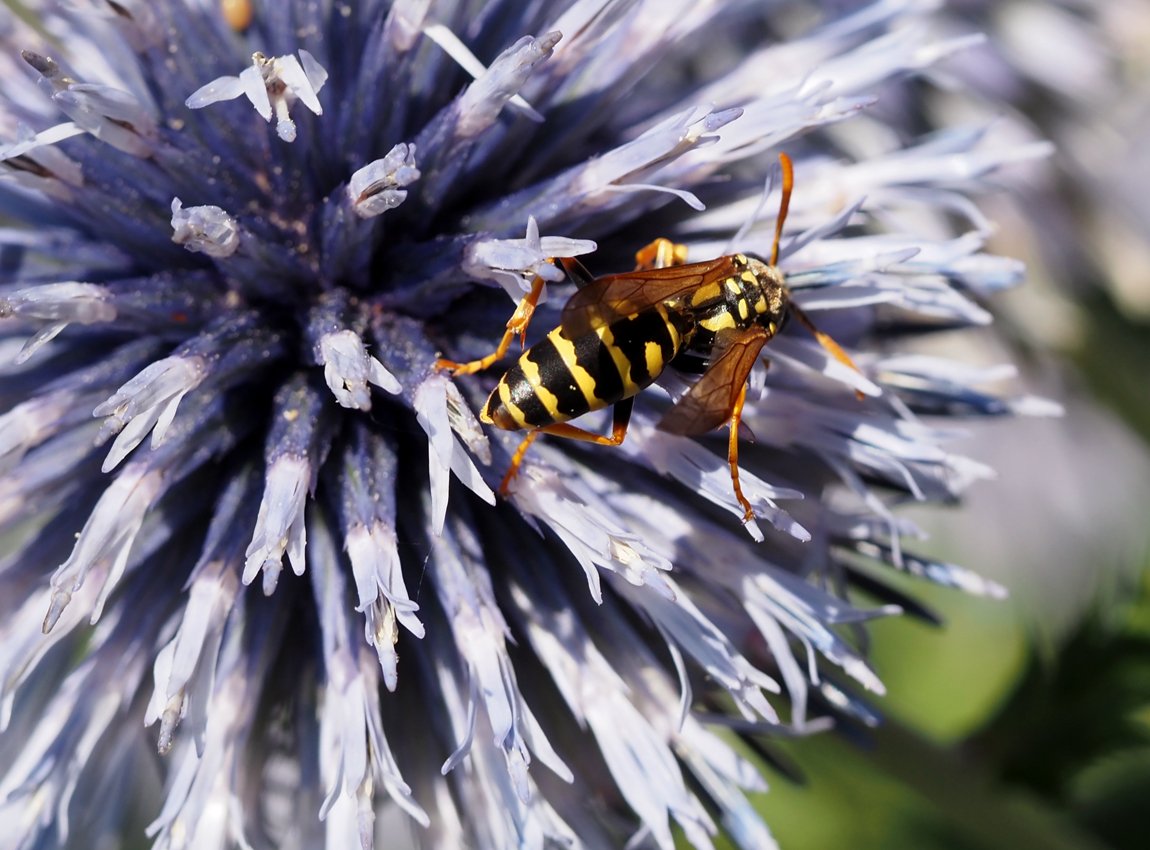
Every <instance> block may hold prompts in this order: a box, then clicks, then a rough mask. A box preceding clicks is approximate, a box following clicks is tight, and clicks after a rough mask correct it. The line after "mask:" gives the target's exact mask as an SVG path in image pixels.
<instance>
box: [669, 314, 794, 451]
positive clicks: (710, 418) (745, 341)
mask: <svg viewBox="0 0 1150 850" xmlns="http://www.w3.org/2000/svg"><path fill="white" fill-rule="evenodd" d="M770 338H771V335H770V334H769V333H768V332H767V329H766V328H764V327H762V326H760V325H752V326H751V327H750V328H748V329H747V330H745V331H730V332H727V333H721V334H720V335H719V338H718V339H717V340H716V349H717V354H716V356H715V357H714V359H713V360H712V361H711V366H710V368H709V369H707V371H706V372H704V373H703V377H701V378H699V380H698V381H697V382H696V383H695V385H694V386H693V387H691V389H690V390H688V391H687V394H686V395H684V396H683V397H682V398H681V399H679V401H678V402H677V403H676V404H675V406H674V407H672V408H671V409H670V410H668V411H667V412H666V413H665V414H664V415H663V418H662V419H660V420H659V429H660V430H662V431H668V432H670V433H672V434H683V435H685V436H694V435H696V434H705V433H707V432H708V431H713V430H714V429H715V428H718V427H719V426H720V425H722V424H723V423H725V422H727V421H728V420H730V418H731V414H732V413H733V412H734V410H735V402H736V401H738V399H739V393H740V392H742V391H743V386H744V385H745V384H746V383H747V376H749V375H750V374H751V369H752V368H754V365H755V363H756V362H757V361H758V359H759V352H760V351H762V350H763V346H764V345H766V344H767V340H769V339H770Z"/></svg>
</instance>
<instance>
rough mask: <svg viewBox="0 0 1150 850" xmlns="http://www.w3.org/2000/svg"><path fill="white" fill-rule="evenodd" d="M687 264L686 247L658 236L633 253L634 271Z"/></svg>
mask: <svg viewBox="0 0 1150 850" xmlns="http://www.w3.org/2000/svg"><path fill="white" fill-rule="evenodd" d="M686 262H687V246H686V245H682V244H680V243H677V242H672V241H671V240H670V239H664V238H663V237H662V236H660V237H659V238H658V239H656V240H654V241H653V242H651V243H650V244H649V245H645V246H644V247H642V248H640V249H639V250H638V251H636V252H635V271H643V270H645V269H665V268H668V267H669V266H682V265H685V264H686Z"/></svg>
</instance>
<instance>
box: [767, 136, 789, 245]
mask: <svg viewBox="0 0 1150 850" xmlns="http://www.w3.org/2000/svg"><path fill="white" fill-rule="evenodd" d="M779 165H781V166H782V169H783V197H782V199H781V200H780V201H779V217H778V218H776V219H775V241H774V243H773V244H772V245H771V262H770V265H772V266H777V265H778V264H779V241H780V240H781V239H782V238H783V223H784V222H786V220H787V210H788V209H789V208H790V206H791V190H792V189H794V188H795V166H794V164H793V163H792V162H791V158H790V157H789V156H787V155H786V154H785V153H780V154H779Z"/></svg>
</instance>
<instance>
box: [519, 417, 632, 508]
mask: <svg viewBox="0 0 1150 850" xmlns="http://www.w3.org/2000/svg"><path fill="white" fill-rule="evenodd" d="M634 406H635V399H634V398H625V399H623V400H622V401H620V402H618V403H617V404H616V405H615V407H614V409H613V410H612V411H611V436H609V437H608V436H604V435H603V434H596V433H595V432H594V431H587V430H585V429H583V428H577V427H576V426H574V425H570V424H568V423H566V422H557V423H553V424H551V425H544V426H542V427H541V428H536V429H535V430H533V431H528V432H527V436H525V437H524V438H523V440H522V441H521V442H520V443H519V446H518V448H516V449H515V454H513V455H512V456H511V466H509V467H508V469H507V474H506V475H504V476H503V481H501V482H500V484H499V495H500V496H504V497H506V496H507V493H508V489H509V488H510V486H511V482H512V481H514V480H515V476H516V475H518V474H519V467H520V466H521V465H522V464H523V457H524V455H526V454H527V449H529V448H530V447H531V444H532V443H534V442H535V439H536V438H537V437H538V436H539V435H540V434H553V435H554V436H556V437H566V438H567V439H568V440H580V441H582V442H584V443H595V444H596V445H599V446H619V445H622V444H623V440H624V439H626V437H627V426H628V425H630V424H631V410H632V408H634Z"/></svg>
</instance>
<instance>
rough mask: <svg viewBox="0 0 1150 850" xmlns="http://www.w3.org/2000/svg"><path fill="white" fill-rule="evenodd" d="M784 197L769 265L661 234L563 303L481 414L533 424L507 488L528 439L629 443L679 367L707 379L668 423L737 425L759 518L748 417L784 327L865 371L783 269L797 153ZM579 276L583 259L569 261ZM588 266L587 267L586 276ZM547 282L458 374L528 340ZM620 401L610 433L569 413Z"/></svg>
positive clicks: (499, 423)
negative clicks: (803, 332)
mask: <svg viewBox="0 0 1150 850" xmlns="http://www.w3.org/2000/svg"><path fill="white" fill-rule="evenodd" d="M779 162H780V164H781V166H782V174H783V183H782V197H781V201H780V203H779V215H778V218H777V219H776V222H775V235H774V242H773V244H772V246H771V256H770V260H769V261H768V262H763V261H762V260H759V259H756V258H755V257H751V256H747V255H745V254H731V255H728V256H723V257H718V258H717V259H714V260H706V261H704V262H701V263H687V262H686V247H685V246H683V245H676V244H674V243H672V242H670V241H669V240H667V239H656V240H655V241H654V242H652V243H651V244H650V245H648V246H647V247H645V248H644V249H643V250H641V251H639V253H638V254H636V255H635V256H636V261H637V268H636V270H635V271H632V272H624V273H622V274H614V275H607V276H606V277H600V278H597V279H594V280H590V281H589V282H587V283H586V284H585V285H584V286H583V288H581V289H579V290H578V291H577V292H576V293H575V294H574V295H573V296H572V297H571V299H570V300H569V301H568V302H567V304H566V306H565V307H564V308H563V313H562V318H561V322H560V324H559V327H557V328H555V329H554V330H552V331H551V332H550V333H548V334H547V336H546V337H544V338H543V339H542V340H540V341H539V342H537V343H535V344H534V345H532V346H531V347H530V348H528V349H527V350H526V351H524V352H523V353H522V354H521V355H520V356H519V360H518V361H517V362H516V363H515V365H513V366H512V367H511V368H510V369H508V370H507V371H506V372H505V373H504V374H503V377H501V378H500V379H499V383H498V384H497V385H496V387H495V389H494V390H493V391H492V393H491V395H490V397H489V398H488V399H487V403H486V404H485V405H484V406H483V410H482V412H481V413H480V415H479V418H480V419H481V420H482V421H483V422H485V423H487V424H489V425H494V426H496V427H497V428H503V429H505V430H508V431H520V430H524V429H528V433H527V435H526V436H525V437H524V438H523V441H522V442H521V443H520V444H519V447H518V448H517V449H516V450H515V454H514V455H513V456H512V458H511V466H510V468H509V469H508V470H507V474H506V475H505V476H504V478H503V482H502V484H501V485H500V488H499V491H500V493H501V494H503V495H506V494H507V492H508V488H509V487H510V485H511V482H512V481H513V480H514V478H515V475H516V473H517V472H518V470H519V467H520V465H521V464H522V463H523V457H524V455H525V454H526V452H527V449H528V447H529V446H530V445H531V443H532V442H533V441H534V440H535V439H536V438H537V437H538V436H539V435H540V434H554V435H556V436H560V437H567V438H569V439H573V440H583V441H586V442H591V443H597V444H599V445H607V446H618V445H620V444H621V443H622V442H623V439H624V438H625V437H626V434H627V425H628V423H629V421H630V418H631V409H632V407H633V405H634V397H635V396H636V395H637V394H638V393H639V392H641V391H642V390H643V389H645V388H646V387H648V386H650V385H651V384H652V383H654V382H655V381H656V380H657V379H658V377H659V376H660V375H661V374H662V373H663V371H664V370H665V369H666V368H667V367H668V366H671V367H675V368H679V369H682V370H683V371H700V368H701V369H702V376H701V377H700V378H699V380H698V381H697V382H696V383H695V384H694V385H693V386H692V387H691V389H690V390H688V391H687V393H686V394H685V395H683V396H682V398H680V399H679V400H678V401H677V402H676V403H675V405H674V406H672V407H671V408H670V410H668V411H667V412H666V413H665V414H664V415H663V418H662V419H660V420H659V424H658V427H659V428H660V429H661V430H664V431H668V432H670V433H672V434H682V435H686V436H695V435H699V434H705V433H706V432H708V431H711V430H713V429H715V428H718V427H719V426H720V425H723V424H724V423H726V424H729V425H730V438H729V441H728V448H727V462H728V465H729V466H730V469H731V483H732V484H733V486H734V491H735V498H736V499H738V501H739V504H740V505H742V507H743V522H750V521H751V520H752V519H753V518H754V511H753V510H752V508H751V503H750V502H749V501H748V500H747V498H746V496H744V495H743V490H742V487H740V485H739V439H738V435H739V420H740V419H741V417H742V412H743V403H744V402H745V400H746V397H747V379H748V377H749V376H750V374H751V369H752V368H753V367H754V365H755V363H756V362H757V361H758V359H759V352H760V351H762V348H763V346H764V345H766V344H767V343H768V342H770V340H771V338H772V337H773V336H774V335H775V334H776V333H777V332H778V330H779V328H780V327H781V326H782V324H783V321H784V319H785V318H786V316H787V314H788V313H789V314H790V315H793V316H794V317H795V318H797V319H798V320H799V321H800V322H801V323H802V324H803V325H804V326H805V327H806V328H807V329H808V330H810V332H811V333H812V334H814V336H815V338H816V339H817V340H818V341H819V343H820V344H821V345H822V346H823V347H824V348H825V349H826V350H827V351H828V352H829V353H830V354H831V355H832V356H833V357H834V358H835V359H836V360H838V361H839V362H841V363H843V364H845V365H847V366H849V367H850V368H851V369H854V370H855V371H856V372H857V371H859V369H858V367H857V366H855V364H854V362H853V361H852V360H851V359H850V357H848V356H847V354H846V352H844V351H843V350H842V348H840V347H839V345H838V344H837V343H836V342H835V341H834V340H833V339H831V338H830V337H829V336H827V335H826V334H824V333H822V332H821V331H819V330H818V329H817V328H816V327H815V326H814V324H812V323H811V321H810V319H809V318H807V316H806V314H805V313H803V311H802V310H800V309H799V308H798V307H797V306H796V305H795V304H794V302H793V301H791V299H790V291H789V290H788V289H787V285H786V282H785V280H784V278H783V273H782V272H781V271H780V270H779V268H778V266H777V263H778V260H779V241H780V239H781V238H782V232H783V224H784V222H785V221H786V216H787V209H788V207H789V206H790V200H791V191H792V189H793V188H794V167H793V165H792V163H791V159H790V157H788V156H787V155H786V154H785V153H784V154H780V155H779ZM559 262H560V263H561V264H562V265H563V267H564V269H565V270H567V272H568V273H569V274H571V275H572V276H573V277H576V278H578V277H579V276H580V274H581V266H579V264H578V263H577V262H576V261H574V260H566V259H562V260H560V261H559ZM583 274H585V273H583ZM542 288H543V281H542V279H540V278H538V277H537V278H536V279H535V280H534V282H533V284H532V288H531V291H530V292H529V293H528V295H527V296H526V297H524V298H523V300H522V301H521V302H520V303H519V306H518V307H517V308H516V310H515V313H514V315H513V316H512V318H511V320H510V321H508V323H507V330H506V332H505V333H504V335H503V339H502V340H501V341H500V343H499V346H498V347H497V348H496V349H495V351H494V352H492V353H491V354H489V355H488V356H487V357H483V358H481V359H479V360H473V361H470V362H468V363H455V362H453V361H450V360H440V361H438V363H437V364H436V365H437V367H438V368H441V369H446V370H450V371H452V372H454V373H455V374H457V375H461V374H470V373H473V372H478V371H480V370H481V369H486V368H487V367H488V366H490V365H492V364H493V363H495V362H496V361H497V360H499V359H500V358H502V357H503V356H504V355H505V354H506V353H507V349H508V348H509V347H510V345H511V342H512V340H513V339H514V338H515V337H516V336H519V337H520V339H521V340H522V339H523V336H524V334H525V333H526V330H527V324H528V322H529V321H530V319H531V315H532V313H533V311H534V309H535V305H536V302H537V300H538V298H539V295H540V293H541V291H542ZM611 405H614V412H613V421H612V427H611V434H610V436H607V435H603V434H596V433H594V432H592V431H587V430H585V429H583V428H578V427H576V426H574V425H571V424H568V421H569V420H571V419H575V418H576V417H578V416H582V415H583V414H584V413H589V412H590V411H593V410H601V409H603V408H605V407H610V406H611Z"/></svg>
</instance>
